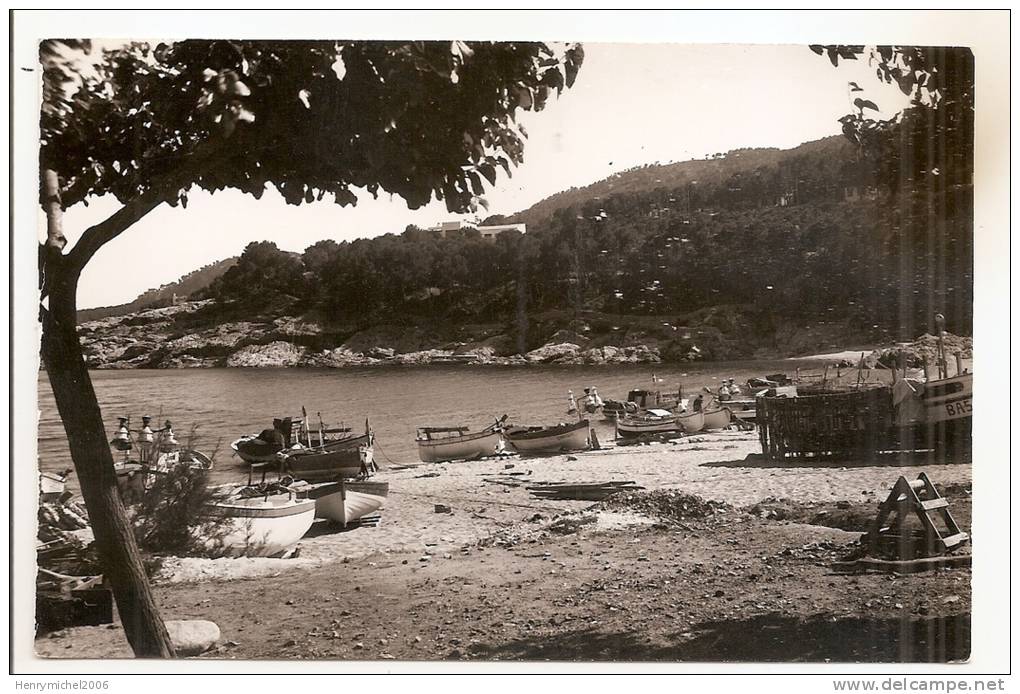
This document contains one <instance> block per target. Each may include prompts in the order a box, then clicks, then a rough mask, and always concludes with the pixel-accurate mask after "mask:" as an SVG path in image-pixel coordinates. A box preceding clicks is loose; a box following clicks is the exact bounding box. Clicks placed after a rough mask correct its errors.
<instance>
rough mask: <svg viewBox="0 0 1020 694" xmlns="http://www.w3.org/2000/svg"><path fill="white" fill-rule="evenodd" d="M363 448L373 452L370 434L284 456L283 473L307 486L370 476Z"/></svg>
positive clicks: (290, 452) (293, 451) (282, 455)
mask: <svg viewBox="0 0 1020 694" xmlns="http://www.w3.org/2000/svg"><path fill="white" fill-rule="evenodd" d="M363 446H364V447H368V449H369V450H370V449H371V436H370V435H369V434H363V435H361V436H352V437H351V438H349V439H344V440H343V441H334V442H330V443H329V444H327V445H326V446H324V447H322V448H302V449H293V450H291V451H288V452H287V453H283V454H281V457H282V458H283V469H284V470H285V471H286V473H287V474H289V475H291V476H293V477H294V478H295V479H300V480H306V481H308V482H315V481H326V480H335V479H339V478H341V477H358V476H362V475H367V474H368V473H369V472H370V471H369V469H368V464H367V463H366V458H365V453H363V452H362V447H363ZM368 459H370V457H369V458H368Z"/></svg>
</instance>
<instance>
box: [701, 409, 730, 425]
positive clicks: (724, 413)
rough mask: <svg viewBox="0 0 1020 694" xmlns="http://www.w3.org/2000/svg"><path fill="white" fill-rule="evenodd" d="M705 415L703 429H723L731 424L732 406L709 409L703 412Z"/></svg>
mask: <svg viewBox="0 0 1020 694" xmlns="http://www.w3.org/2000/svg"><path fill="white" fill-rule="evenodd" d="M703 415H704V422H703V426H702V428H703V429H706V430H707V429H723V428H725V427H728V426H729V425H730V421H731V416H730V408H728V407H720V408H719V409H717V410H707V411H705V412H703Z"/></svg>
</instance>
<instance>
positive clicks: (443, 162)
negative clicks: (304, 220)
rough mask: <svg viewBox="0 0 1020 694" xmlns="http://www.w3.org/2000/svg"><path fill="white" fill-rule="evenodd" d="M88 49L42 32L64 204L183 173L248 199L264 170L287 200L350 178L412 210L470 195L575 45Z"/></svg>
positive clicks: (513, 156)
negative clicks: (88, 56) (97, 52)
mask: <svg viewBox="0 0 1020 694" xmlns="http://www.w3.org/2000/svg"><path fill="white" fill-rule="evenodd" d="M93 50H94V49H93V46H92V45H91V44H89V42H85V41H64V42H47V43H45V44H43V50H42V56H41V58H42V62H43V65H44V77H45V79H44V90H45V94H44V96H45V100H44V108H43V112H42V153H41V158H42V161H41V163H42V168H43V169H52V170H54V171H56V172H57V174H58V175H59V177H60V179H61V181H62V186H61V187H62V191H61V192H62V202H63V205H64V207H69V206H71V205H74V204H75V203H77V202H81V201H84V200H86V198H88V197H89V196H93V195H95V196H99V195H106V194H113V195H114V196H116V197H117V199H118V200H120V201H121V202H123V203H127V202H128V201H130V200H132V199H135V198H137V197H138V196H140V195H142V194H145V193H147V192H152V191H155V192H156V193H157V194H159V195H161V196H165V200H166V201H168V202H170V203H171V204H177V203H178V202H180V203H183V204H187V191H188V189H189V188H190V187H191V186H192V185H197V186H198V187H200V188H202V189H204V190H207V191H218V190H222V189H224V188H235V189H238V190H241V191H243V192H246V193H250V194H251V195H253V196H255V197H256V198H258V197H260V196H261V195H262V193H263V192H264V190H265V189H266V186H267V184H268V185H272V186H274V187H275V188H276V189H277V190H279V192H280V193H281V194H282V195H283V197H284V199H285V200H286V201H287V202H288V203H292V204H300V203H301V202H311V201H313V200H319V199H322V198H323V197H324V196H326V195H329V196H332V198H333V200H334V201H335V202H337V203H339V204H341V205H348V204H351V205H353V204H355V203H356V201H357V199H356V196H355V193H354V192H353V190H352V189H354V188H364V189H366V190H368V191H369V192H370V193H372V194H373V195H377V194H378V193H379V191H380V190H381V191H384V192H387V193H392V194H395V195H399V196H401V197H403V198H404V199H405V200H406V201H407V203H408V205H409V206H410V207H411V208H418V207H421V206H422V205H425V204H426V203H428V202H429V201H430V200H431V199H432V198H433V196H435V197H436V198H437V199H442V200H445V201H446V205H447V207H448V208H449V209H450V210H452V211H453V210H455V211H461V210H465V209H477V203H478V198H479V196H481V195H482V194H483V193H484V190H485V183H484V182H487V183H488V184H489V185H494V184H495V181H496V176H497V170H498V169H500V168H501V169H503V170H504V171H505V172H506V173H507V174H508V175H509V174H510V171H511V165H517V164H520V163H521V162H522V161H523V138H525V137H526V132H525V130H524V128H523V126H521V125H520V124H518V123H517V122H516V117H517V114H518V109H520V110H524V111H529V110H533V111H538V110H541V109H542V108H543V107H544V106H545V104H546V102H547V101H548V99H549V97H550V96H551V95H553V94H559V93H560V92H562V90H563V89H564V88H565V87H570V86H571V85H572V84H573V82H574V79H575V77H576V75H577V72H578V69H579V67H580V65H581V62H582V60H583V55H584V54H583V50H582V48H581V46H580V45H576V44H570V45H565V46H550V45H546V44H544V43H483V42H478V43H474V42H472V43H465V42H461V41H454V42H424V41H419V42H399V43H398V42H350V41H208V40H193V41H182V42H178V43H160V44H158V45H155V46H152V45H149V44H145V43H133V44H130V45H127V46H124V47H121V48H116V49H112V50H110V49H106V50H103V51H102V52H101V53H102V54H101V56H98V59H97V60H94V61H91V64H88V63H90V61H88V60H83V59H81V58H80V54H82V53H87V52H89V51H93ZM74 54H78V58H77V60H76V59H73V58H69V57H68V56H69V55H74ZM83 65H87V67H84V68H83V67H82V66H83ZM483 181H484V182H483Z"/></svg>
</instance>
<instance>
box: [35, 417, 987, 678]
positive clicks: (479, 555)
mask: <svg viewBox="0 0 1020 694" xmlns="http://www.w3.org/2000/svg"><path fill="white" fill-rule="evenodd" d="M911 463H912V461H911V460H909V459H903V458H893V459H888V460H887V459H875V460H856V461H842V462H839V463H836V464H833V465H828V464H826V465H825V466H821V465H817V464H814V465H805V464H796V465H777V464H775V463H771V462H768V461H766V460H765V459H763V458H762V457H761V456H760V445H759V443H758V438H757V434H756V433H754V432H738V431H723V432H718V433H712V434H705V435H697V436H692V437H688V438H685V439H682V440H679V441H676V442H667V443H659V444H651V445H630V446H619V447H617V446H611V447H609V448H607V449H605V450H599V451H590V452H585V453H578V454H572V455H558V456H553V457H548V458H531V459H521V458H517V457H511V458H507V459H499V460H496V459H493V460H480V461H474V462H462V463H444V464H429V465H425V464H423V465H418V466H415V467H408V468H403V469H390V470H384V471H383V472H381V473H380V475H379V479H381V480H382V479H384V480H387V481H389V483H390V496H389V499H388V501H387V504H386V507H385V509H384V510H383V512H382V520H381V523H380V524H379V526H378V527H359V528H356V529H352V530H347V531H343V532H334V531H330V530H329V529H327V528H326V527H321V528H320V527H313V529H312V531H310V533H309V535H308V536H306V537H305V539H303V540H302V541H301V543H300V545H299V552H298V553H297V557H296V558H291V559H240V560H238V559H218V560H204V559H181V560H178V559H168V560H166V561H165V562H164V565H163V568H162V570H161V571H160V573H159V574H158V575H157V577H156V581H157V588H156V591H157V596H158V599H159V601H160V603H161V606H162V609H163V611H164V614H165V616H166V618H168V619H211V620H213V621H215V622H216V623H217V624H219V626H220V628H221V631H222V640H221V642H220V645H219V646H218V648H217V649H215V650H214V651H212V652H210V653H208V654H206V655H204V656H203V657H218V658H341V659H355V660H379V659H383V660H385V659H389V658H401V659H437V658H454V659H456V658H481V659H552V660H570V659H581V660H691V659H693V660H785V659H793V660H824V659H830V660H869V661H882V660H902V659H906V660H918V659H921V660H947V659H959V658H960V657H965V655H966V654H965V651H966V650H967V649H968V648H969V635H968V634H969V632H967V631H966V630H967V629H969V604H970V570H969V569H954V570H946V571H938V572H929V573H927V574H918V575H915V576H908V577H899V578H897V577H894V576H889V575H857V576H849V577H848V576H838V577H836V576H834V575H833V573H832V571H831V568H830V565H831V562H832V560H834V559H837V558H839V555H840V553H845V552H846V550H847V548H849V547H850V546H851V544H852V543H853V542H854V541H856V539H857V538H858V537H859V535H860V532H862V531H864V530H866V529H867V527H866V524H867V522H869V521H870V519H872V518H873V517H874V514H875V511H876V504H877V502H879V501H880V500H882V499H884V498H885V496H886V495H887V494H888V490H889V488H890V487H891V485H892V484H893V483H894V482H895V481H896V479H897V478H898V477H899V476H900V475H904V476H906V477H908V478H909V479H913V478H915V477H916V476H917V475H918V473H919V472H921V471H922V470H924V471H926V472H927V473H928V474H929V475H930V476H931V477H932V478H933V479H934V480H935V481H936V482H937V483H938V484H940V485H943V486H945V487H946V488H947V489H949V490H951V491H950V492H947V494H948V495H949V496H950V498H951V502H952V506H953V512H954V514H955V515H956V517H957V520H958V521H960V523H961V525H963V526H964V527H965V528H966V529H969V522H970V518H969V516H970V498H969V489H970V482H971V467H970V464H969V463H968V462H943V463H941V464H938V465H919V464H916V463H915V464H911ZM610 480H613V481H633V482H636V483H637V484H638V485H640V486H642V487H644V488H645V489H646V490H677V491H678V492H682V493H684V494H688V495H697V496H698V497H702V498H703V499H706V500H711V501H714V502H720V503H721V504H722V505H723V506H721V507H720V510H719V511H718V512H715V513H712V514H710V515H707V516H699V515H698V514H697V513H693V514H692V515H691V517H690V518H686V517H684V518H683V519H682V520H680V521H677V519H676V518H672V519H668V520H665V519H663V518H659V517H656V516H655V514H650V513H647V512H645V513H642V512H640V511H634V510H631V509H628V508H627V507H626V500H625V499H624V500H623V501H622V502H620V503H615V502H614V503H613V504H608V503H600V504H593V503H592V502H588V501H550V500H546V499H538V498H535V497H534V496H533V495H531V494H530V493H529V491H528V489H527V487H528V486H529V485H531V484H535V483H539V482H577V483H590V482H605V481H610ZM624 496H626V495H624ZM766 499H782V500H784V501H783V502H782V506H783V508H784V509H786V510H787V511H789V513H788V514H786V517H785V518H782V517H780V516H779V515H778V514H775V513H772V514H770V513H769V512H764V513H763V512H760V510H755V509H753V508H752V506H753V505H754V504H757V503H758V502H761V501H762V500H766ZM437 504H441V505H443V506H446V507H449V509H450V510H449V512H437V508H436V505H437ZM791 514H792V515H791ZM798 514H799V515H798ZM770 516H773V517H770ZM819 519H820V520H819ZM805 521H808V522H805ZM840 526H843V527H840ZM862 526H863V527H862ZM241 604H245V605H247V606H248V607H247V608H245V609H241V610H238V609H237V606H238V605H241ZM550 606H552V607H550ZM635 620H640V624H641V628H640V629H636V628H635V627H636V622H635ZM904 620H905V621H904ZM932 620H935V621H932ZM947 624H948V625H949V626H948V627H947V626H946V625H947ZM908 627H909V629H908ZM947 628H948V632H947ZM748 629H751V630H752V632H751V633H755V634H758V635H759V636H761V635H765V636H767V637H768V638H767V639H766V640H764V641H761V640H760V639H750V640H747V639H741V640H737V641H730V640H729V639H728V638H727V637H726V634H728V633H730V632H733V633H740V632H742V631H746V630H748ZM912 629H913V630H922V631H923V630H925V629H929V630H931V629H934V630H935V631H933V632H932V633H933V634H934V633H936V632H937V633H939V634H941V635H942V636H940V637H939V638H938V639H934V640H933V641H931V642H930V644H929V646H930V648H929V651H924V647H925V644H926V643H929V642H928V641H926V640H925V639H924V638H922V639H920V640H917V639H916V638H913V637H911V638H907V637H906V636H905V634H907V633H908V632H909V633H913V632H911V631H910V630H912ZM811 630H816V631H817V634H816V638H815V640H814V641H812V640H811V639H804V638H803V632H804V631H811ZM940 630H941V631H940ZM926 633H927V632H926ZM947 633H948V634H949V635H950V636H949V637H946V634H947ZM933 638H934V637H933ZM947 638H948V641H947ZM812 643H814V644H815V645H813V646H811V647H810V648H809V647H808V645H809V644H812ZM713 644H714V645H713ZM784 644H785V645H784ZM792 644H796V649H797V650H795V651H793V652H788V650H787V649H789V648H791V647H792ZM904 649H905V650H904ZM918 649H920V650H918ZM36 650H37V653H38V654H39V655H40V656H44V657H65V658H67V657H70V658H88V657H130V651H129V649H128V648H127V645H126V643H125V641H124V638H123V632H122V630H121V629H120V628H119V626H118V625H117V624H114V625H111V626H110V627H78V628H74V629H69V630H64V631H61V632H57V633H55V634H51V635H49V636H47V637H42V638H39V639H37V641H36Z"/></svg>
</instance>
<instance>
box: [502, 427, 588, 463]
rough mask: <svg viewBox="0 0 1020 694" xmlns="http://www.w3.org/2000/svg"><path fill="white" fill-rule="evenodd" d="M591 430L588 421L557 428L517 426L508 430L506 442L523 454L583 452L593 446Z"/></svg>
mask: <svg viewBox="0 0 1020 694" xmlns="http://www.w3.org/2000/svg"><path fill="white" fill-rule="evenodd" d="M589 429H590V425H589V423H588V420H587V419H582V420H581V421H579V422H575V423H574V424H557V425H555V426H533V427H527V426H517V427H511V428H509V429H507V431H506V440H507V443H509V444H510V445H511V446H512V447H513V448H514V450H516V451H517V452H518V453H522V454H527V453H531V454H535V453H559V452H562V451H582V450H587V449H588V448H589V447H590V446H591V434H590V432H589Z"/></svg>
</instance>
